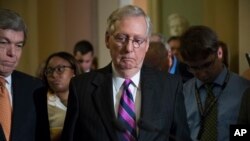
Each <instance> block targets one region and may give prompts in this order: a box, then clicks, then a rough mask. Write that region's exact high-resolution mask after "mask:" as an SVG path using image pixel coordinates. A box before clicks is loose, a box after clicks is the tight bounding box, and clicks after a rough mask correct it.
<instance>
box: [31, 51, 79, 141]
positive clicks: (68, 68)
mask: <svg viewBox="0 0 250 141" xmlns="http://www.w3.org/2000/svg"><path fill="white" fill-rule="evenodd" d="M78 74H80V70H79V67H78V64H77V61H76V60H75V58H74V57H73V56H72V55H71V54H69V53H67V52H57V53H54V54H51V55H50V56H49V57H48V59H47V60H46V61H45V66H44V69H43V80H44V82H45V84H46V88H42V89H40V90H39V91H37V94H36V95H35V104H36V112H37V128H36V141H40V140H41V141H45V140H46V141H50V140H51V141H57V140H59V139H60V134H61V131H62V128H63V124H64V119H65V114H66V110H67V100H68V94H69V82H70V79H71V78H72V77H74V76H75V75H78Z"/></svg>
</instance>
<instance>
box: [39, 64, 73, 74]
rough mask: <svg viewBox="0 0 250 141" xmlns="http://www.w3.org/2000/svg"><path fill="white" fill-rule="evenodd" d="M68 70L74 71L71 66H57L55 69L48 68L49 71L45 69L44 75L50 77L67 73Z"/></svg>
mask: <svg viewBox="0 0 250 141" xmlns="http://www.w3.org/2000/svg"><path fill="white" fill-rule="evenodd" d="M66 68H70V69H72V67H71V66H64V65H63V66H56V67H54V68H52V67H48V68H47V69H45V71H44V74H45V75H46V76H50V75H52V74H53V73H54V72H56V73H57V74H62V73H64V71H65V69H66Z"/></svg>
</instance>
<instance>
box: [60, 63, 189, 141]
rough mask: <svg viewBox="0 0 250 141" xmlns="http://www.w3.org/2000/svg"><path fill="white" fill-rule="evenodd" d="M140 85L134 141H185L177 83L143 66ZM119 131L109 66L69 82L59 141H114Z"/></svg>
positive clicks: (182, 101)
mask: <svg viewBox="0 0 250 141" xmlns="http://www.w3.org/2000/svg"><path fill="white" fill-rule="evenodd" d="M140 84H141V115H140V120H139V121H138V127H139V135H138V140H139V141H168V140H169V139H170V138H172V139H176V140H178V141H188V140H189V131H188V125H187V120H186V112H185V107H184V99H183V94H182V83H181V79H180V78H179V79H178V78H177V77H175V76H174V75H168V74H165V73H163V72H160V71H156V70H152V69H150V68H146V67H145V66H144V67H143V68H142V70H141V80H140ZM122 129H123V127H122V125H121V124H119V122H118V120H116V116H115V112H114V104H113V89H112V67H111V64H109V65H108V66H106V67H105V68H103V69H100V70H97V71H93V72H90V73H88V74H83V75H80V76H76V77H75V78H73V79H72V81H71V83H70V94H69V101H68V110H67V115H66V119H65V125H64V130H63V135H62V140H63V141H118V139H117V134H116V133H117V132H118V131H119V130H122Z"/></svg>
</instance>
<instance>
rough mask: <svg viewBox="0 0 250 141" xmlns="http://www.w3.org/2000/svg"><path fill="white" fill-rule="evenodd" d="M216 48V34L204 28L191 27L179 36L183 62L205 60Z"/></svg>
mask: <svg viewBox="0 0 250 141" xmlns="http://www.w3.org/2000/svg"><path fill="white" fill-rule="evenodd" d="M218 48H219V46H218V38H217V35H216V33H215V32H214V31H213V30H211V29H210V28H209V27H206V26H192V27H190V28H189V29H188V30H187V31H186V32H184V34H183V35H182V36H181V47H180V52H181V55H182V57H183V59H184V60H185V61H198V60H205V59H206V58H207V57H208V56H209V55H211V54H214V53H216V52H217V50H218Z"/></svg>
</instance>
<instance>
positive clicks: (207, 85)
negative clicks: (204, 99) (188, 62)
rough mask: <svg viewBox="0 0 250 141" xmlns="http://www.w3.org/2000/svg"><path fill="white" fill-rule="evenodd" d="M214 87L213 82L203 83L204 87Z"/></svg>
mask: <svg viewBox="0 0 250 141" xmlns="http://www.w3.org/2000/svg"><path fill="white" fill-rule="evenodd" d="M213 87H214V83H207V84H205V88H206V89H212V88H213Z"/></svg>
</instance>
